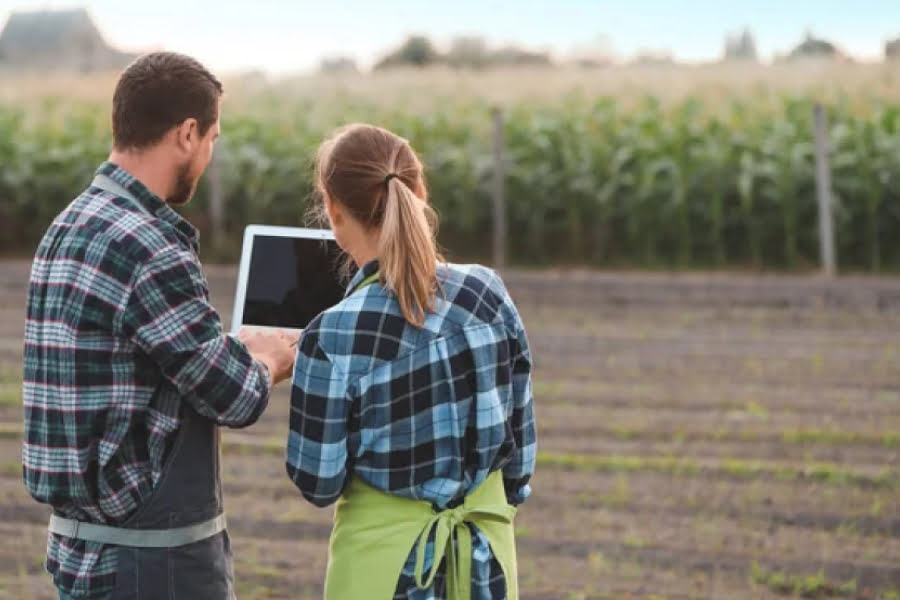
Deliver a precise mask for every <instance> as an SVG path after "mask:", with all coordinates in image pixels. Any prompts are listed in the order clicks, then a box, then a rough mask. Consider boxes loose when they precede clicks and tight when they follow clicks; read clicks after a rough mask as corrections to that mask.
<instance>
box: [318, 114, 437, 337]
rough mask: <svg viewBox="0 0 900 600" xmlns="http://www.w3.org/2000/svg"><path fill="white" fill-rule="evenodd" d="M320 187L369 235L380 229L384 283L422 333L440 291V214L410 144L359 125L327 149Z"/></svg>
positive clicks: (332, 140)
mask: <svg viewBox="0 0 900 600" xmlns="http://www.w3.org/2000/svg"><path fill="white" fill-rule="evenodd" d="M316 187H317V189H318V191H319V193H320V194H321V195H322V196H323V197H324V196H327V197H328V198H329V199H330V200H331V201H332V202H338V203H339V204H341V206H343V207H344V208H345V209H347V212H349V213H350V215H351V216H352V217H353V218H354V219H356V220H357V221H359V222H360V223H361V224H362V225H363V226H364V227H365V228H366V229H370V230H371V229H376V228H377V229H380V234H379V238H378V260H379V263H380V279H381V283H382V284H383V285H384V286H385V287H387V288H388V289H390V290H391V291H393V292H394V294H396V296H397V299H398V300H399V302H400V310H401V311H402V312H403V316H404V317H405V318H406V320H407V321H409V322H410V323H412V324H413V325H416V326H417V327H421V326H422V325H424V323H425V314H426V312H428V311H433V310H434V300H435V296H436V294H437V290H438V282H437V276H436V270H437V263H438V262H439V261H443V258H442V257H441V255H440V253H439V251H438V248H437V241H436V236H437V224H438V219H437V213H436V212H435V211H434V209H433V208H432V207H431V205H429V203H428V194H427V190H426V187H425V174H424V173H423V171H422V163H421V161H420V160H419V157H418V156H416V153H415V152H414V151H413V149H412V148H411V147H410V145H409V142H407V141H406V140H404V139H403V138H401V137H400V136H398V135H396V134H394V133H391V132H390V131H388V130H387V129H383V128H381V127H376V126H374V125H365V124H354V125H348V126H346V127H342V128H341V129H338V130H337V131H336V132H335V133H334V134H333V135H332V136H331V137H330V138H328V139H327V140H325V141H324V142H323V143H322V145H321V146H320V147H319V152H318V157H317V159H316Z"/></svg>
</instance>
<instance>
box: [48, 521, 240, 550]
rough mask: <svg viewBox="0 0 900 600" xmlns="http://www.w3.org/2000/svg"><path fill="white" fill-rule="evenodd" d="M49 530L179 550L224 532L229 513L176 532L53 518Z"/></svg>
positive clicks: (89, 539) (80, 537)
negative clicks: (181, 547) (226, 516)
mask: <svg viewBox="0 0 900 600" xmlns="http://www.w3.org/2000/svg"><path fill="white" fill-rule="evenodd" d="M49 529H50V532H51V533H56V534H58V535H61V536H64V537H68V538H75V539H78V540H84V541H86V542H99V543H102V544H113V545H116V546H129V547H132V548H175V547H178V546H185V545H187V544H193V543H194V542H199V541H200V540H205V539H206V538H209V537H212V536H214V535H216V534H217V533H219V532H220V531H222V530H224V529H225V513H222V514H220V515H219V516H218V517H214V518H212V519H209V520H208V521H203V522H202V523H197V524H195V525H188V526H187V527H176V528H174V529H127V528H124V527H110V526H108V525H98V524H96V523H83V522H81V521H76V520H74V519H66V518H64V517H60V516H58V515H50V525H49Z"/></svg>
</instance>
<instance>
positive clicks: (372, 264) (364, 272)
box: [344, 258, 378, 298]
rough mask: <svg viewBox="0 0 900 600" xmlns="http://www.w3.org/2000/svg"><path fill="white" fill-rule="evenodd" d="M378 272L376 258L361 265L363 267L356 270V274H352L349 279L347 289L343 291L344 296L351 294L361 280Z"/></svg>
mask: <svg viewBox="0 0 900 600" xmlns="http://www.w3.org/2000/svg"><path fill="white" fill-rule="evenodd" d="M377 272H378V259H377V258H376V259H374V260H371V261H369V262H367V263H366V264H365V265H363V268H362V269H360V270H359V271H357V272H356V275H354V276H353V279H351V280H350V285H348V286H347V291H346V292H344V298H346V297H347V296H349V295H351V294H352V293H353V292H355V291H356V289H357V288H358V287H359V284H360V283H362V282H363V280H365V279H366V278H368V277H371V276H372V275H374V274H375V273H377Z"/></svg>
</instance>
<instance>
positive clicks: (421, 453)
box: [287, 261, 537, 600]
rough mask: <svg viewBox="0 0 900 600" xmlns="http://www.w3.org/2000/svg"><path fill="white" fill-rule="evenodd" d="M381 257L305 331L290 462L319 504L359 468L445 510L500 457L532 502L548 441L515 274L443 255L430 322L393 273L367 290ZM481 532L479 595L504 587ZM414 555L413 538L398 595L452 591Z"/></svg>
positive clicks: (508, 479)
mask: <svg viewBox="0 0 900 600" xmlns="http://www.w3.org/2000/svg"><path fill="white" fill-rule="evenodd" d="M377 270H378V263H377V261H373V262H371V263H369V264H367V265H365V266H364V267H363V268H362V269H360V271H359V272H358V273H357V274H356V276H355V277H354V279H353V281H352V282H351V284H350V286H349V287H348V293H347V296H346V297H345V298H344V300H343V301H342V302H340V303H339V304H338V305H337V306H335V307H334V308H332V309H329V310H328V311H326V312H324V313H322V314H321V315H319V316H318V317H317V318H316V319H315V320H314V321H313V322H311V323H310V324H309V326H308V327H307V329H306V331H305V332H304V334H303V337H302V339H301V341H300V344H299V349H298V354H297V363H296V366H295V370H294V379H293V387H292V396H291V416H290V431H289V434H288V448H287V471H288V475H289V476H290V477H291V479H292V480H293V481H294V483H295V484H296V485H297V487H298V488H300V491H301V492H302V493H303V495H304V496H305V497H306V498H307V499H308V500H309V501H310V502H312V503H313V504H316V505H317V506H326V505H328V504H331V503H333V502H334V501H336V500H337V499H338V497H339V496H340V494H341V492H342V491H343V489H344V487H345V485H346V483H347V481H348V479H349V477H350V476H351V474H352V476H353V477H361V478H362V479H363V480H364V481H365V482H366V483H368V484H370V485H372V486H374V487H376V488H379V489H381V490H384V491H386V492H389V493H392V494H396V495H399V496H403V497H407V498H413V499H417V500H425V501H428V502H431V503H432V504H433V505H435V507H437V508H439V509H440V508H445V507H448V506H451V507H452V506H455V505H457V504H459V503H460V502H461V499H462V498H463V497H464V496H465V495H466V494H467V493H468V492H469V491H470V490H472V489H474V488H475V487H477V486H478V485H479V484H480V483H481V482H483V481H484V480H485V479H486V478H487V476H488V474H489V473H491V472H494V471H498V470H502V472H503V480H504V484H505V488H506V493H507V498H508V500H509V502H510V503H511V504H520V503H521V502H523V501H524V500H525V499H526V498H527V497H528V495H529V493H530V487H529V485H528V481H529V479H530V478H531V475H532V473H533V471H534V464H535V456H536V448H537V446H536V434H535V424H534V412H533V397H532V392H531V367H532V360H531V354H530V351H529V348H528V341H527V338H526V335H525V329H524V326H523V324H522V321H521V318H520V317H519V314H518V312H517V311H516V308H515V305H514V304H513V302H512V300H511V298H510V296H509V294H508V292H507V290H506V288H505V286H504V285H503V282H502V281H501V280H500V278H499V277H498V276H497V274H496V273H494V272H493V271H491V270H490V269H487V268H485V267H481V266H477V265H452V264H448V265H442V266H441V267H439V269H438V279H439V281H440V284H441V288H442V293H441V294H439V296H438V299H437V301H436V310H435V311H434V312H433V313H429V314H428V315H427V318H426V320H425V325H424V327H422V328H418V327H415V326H413V325H411V324H410V323H408V322H407V321H406V320H405V319H404V318H403V315H402V313H401V311H400V306H399V303H398V302H397V299H396V296H395V295H394V294H392V293H391V292H389V291H388V290H387V289H386V288H385V287H383V286H382V285H379V284H378V283H375V284H373V285H368V286H365V287H362V288H360V289H357V287H358V286H359V284H360V282H362V281H363V280H364V279H366V278H367V277H369V276H371V275H372V274H374V273H376V272H377ZM471 527H473V529H474V526H471ZM475 531H476V534H477V535H476V536H475V539H474V540H473V565H472V567H473V569H472V598H473V599H474V598H490V599H496V598H501V597H503V596H504V595H505V591H504V588H505V584H504V581H503V575H502V572H501V571H500V570H499V565H498V564H497V562H496V561H495V560H494V559H493V556H492V555H491V551H490V547H489V546H488V543H487V539H486V538H485V537H484V536H483V535H482V534H481V533H480V532H477V530H475ZM430 553H431V552H430V548H429V554H430ZM426 563H427V564H426V567H428V566H429V564H428V563H430V556H428V557H426ZM414 564H415V550H414V549H412V548H411V551H410V556H409V560H408V562H407V565H406V567H405V568H404V571H403V573H398V587H397V595H396V597H397V598H404V599H408V600H413V599H414V600H420V599H438V598H442V597H443V595H444V581H443V580H442V579H440V580H436V581H435V584H434V585H433V586H432V587H431V588H430V589H428V590H419V589H417V588H416V585H415V582H414V580H413V577H412V573H413V568H414Z"/></svg>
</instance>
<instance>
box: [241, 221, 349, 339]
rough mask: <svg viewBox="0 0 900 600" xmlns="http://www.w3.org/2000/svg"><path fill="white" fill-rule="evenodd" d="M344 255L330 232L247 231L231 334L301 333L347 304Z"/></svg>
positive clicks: (269, 228)
mask: <svg viewBox="0 0 900 600" xmlns="http://www.w3.org/2000/svg"><path fill="white" fill-rule="evenodd" d="M342 261H343V254H342V252H341V250H340V248H339V247H338V245H337V242H335V241H334V233H332V231H331V230H329V229H306V228H300V227H272V226H267V225H249V226H248V227H247V229H246V230H245V231H244V244H243V249H242V251H241V263H240V267H239V269H238V279H237V290H236V291H235V295H234V315H233V317H232V320H231V332H232V334H236V333H237V332H238V331H239V330H240V329H241V327H247V328H277V329H284V330H287V331H291V332H295V333H299V332H300V331H302V330H303V329H304V328H305V327H306V325H307V324H308V323H309V322H310V321H311V320H312V319H313V318H314V317H315V316H316V315H318V314H319V313H321V312H322V311H324V310H325V309H327V308H330V307H332V306H334V305H335V304H337V303H338V302H340V301H341V299H343V297H344V290H345V285H344V281H343V278H342V277H341V274H340V273H341V269H340V265H341V262H342Z"/></svg>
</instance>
